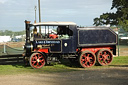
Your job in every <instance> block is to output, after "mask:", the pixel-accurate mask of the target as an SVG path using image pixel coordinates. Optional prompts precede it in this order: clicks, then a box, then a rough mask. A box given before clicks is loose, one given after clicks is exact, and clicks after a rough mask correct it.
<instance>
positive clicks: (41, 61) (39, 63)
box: [30, 53, 45, 68]
mask: <svg viewBox="0 0 128 85" xmlns="http://www.w3.org/2000/svg"><path fill="white" fill-rule="evenodd" d="M30 65H31V66H32V67H33V68H41V67H43V66H44V65H45V58H44V56H43V55H42V54H40V53H34V54H33V55H32V56H31V58H30Z"/></svg>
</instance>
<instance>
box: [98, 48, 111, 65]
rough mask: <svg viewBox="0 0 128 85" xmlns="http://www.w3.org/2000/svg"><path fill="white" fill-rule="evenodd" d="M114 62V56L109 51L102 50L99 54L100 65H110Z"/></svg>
mask: <svg viewBox="0 0 128 85" xmlns="http://www.w3.org/2000/svg"><path fill="white" fill-rule="evenodd" d="M112 60H113V54H112V52H111V51H110V50H109V49H101V50H100V51H99V52H98V54H97V62H98V64H99V65H101V66H102V65H109V64H110V63H111V62H112Z"/></svg>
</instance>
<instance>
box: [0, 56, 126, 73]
mask: <svg viewBox="0 0 128 85" xmlns="http://www.w3.org/2000/svg"><path fill="white" fill-rule="evenodd" d="M117 66H122V67H125V66H127V67H128V56H120V57H114V59H113V62H112V63H111V64H110V65H109V66H93V67H91V68H85V69H83V68H80V67H78V66H75V65H74V66H72V65H71V64H70V63H69V62H64V64H55V65H52V66H44V67H43V68H41V69H32V68H31V67H30V66H28V67H24V66H23V65H22V64H21V65H20V64H19V65H0V75H15V74H31V73H32V74H33V73H39V74H43V73H60V72H71V71H79V70H89V69H99V68H100V69H102V68H111V67H117Z"/></svg>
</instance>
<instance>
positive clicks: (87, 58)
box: [80, 52, 96, 68]
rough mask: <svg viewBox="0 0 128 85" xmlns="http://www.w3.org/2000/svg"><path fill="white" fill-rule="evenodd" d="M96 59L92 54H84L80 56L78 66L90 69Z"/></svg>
mask: <svg viewBox="0 0 128 85" xmlns="http://www.w3.org/2000/svg"><path fill="white" fill-rule="evenodd" d="M95 61H96V58H95V55H94V54H93V53H90V52H86V53H83V54H82V55H81V58H80V64H81V66H82V67H84V68H85V67H91V66H93V65H94V64H95Z"/></svg>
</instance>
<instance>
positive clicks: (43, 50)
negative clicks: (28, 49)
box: [34, 48, 49, 53]
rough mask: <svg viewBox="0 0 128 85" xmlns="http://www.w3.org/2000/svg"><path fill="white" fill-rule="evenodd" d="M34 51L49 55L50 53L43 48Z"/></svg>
mask: <svg viewBox="0 0 128 85" xmlns="http://www.w3.org/2000/svg"><path fill="white" fill-rule="evenodd" d="M34 51H36V52H44V53H49V52H48V48H42V49H40V48H38V49H35V50H34Z"/></svg>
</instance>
